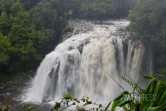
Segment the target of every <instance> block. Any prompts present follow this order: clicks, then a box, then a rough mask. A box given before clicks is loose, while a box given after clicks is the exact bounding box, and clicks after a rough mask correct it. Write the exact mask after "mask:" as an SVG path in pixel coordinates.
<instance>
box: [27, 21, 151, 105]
mask: <svg viewBox="0 0 166 111" xmlns="http://www.w3.org/2000/svg"><path fill="white" fill-rule="evenodd" d="M85 23H86V25H85V26H84V25H80V27H84V28H85V30H86V31H84V30H81V31H80V32H79V33H78V34H75V32H76V31H77V28H78V27H77V25H75V24H74V22H73V24H72V26H74V33H73V35H72V37H70V38H68V39H67V40H65V41H64V42H62V43H60V44H59V45H58V46H57V47H56V48H55V50H54V51H52V52H50V53H49V54H48V55H46V57H45V58H44V59H43V61H42V62H41V64H40V66H39V68H38V70H37V73H36V76H35V78H34V80H33V82H32V85H31V87H30V89H29V90H28V93H27V94H26V101H33V102H42V101H43V100H52V101H56V100H58V99H60V98H61V97H62V96H63V95H64V94H65V93H70V94H71V95H73V96H74V97H78V98H81V97H83V96H86V97H90V98H91V99H92V100H96V101H110V100H111V99H113V98H114V97H115V95H117V94H119V93H120V92H121V91H122V89H121V88H120V87H119V85H118V84H117V83H116V82H118V83H119V84H121V85H122V87H124V89H125V88H126V89H127V88H128V86H127V84H125V82H122V80H121V78H120V77H119V75H123V76H127V77H130V78H131V79H132V80H133V81H137V80H138V79H139V77H140V74H139V72H137V71H136V70H138V71H140V70H141V69H142V67H141V65H142V60H143V57H144V54H145V48H144V46H143V45H142V44H141V43H140V42H138V43H137V44H136V43H134V42H132V41H126V40H125V39H126V38H127V37H128V34H127V32H125V31H124V30H125V28H126V27H127V26H128V25H129V23H130V22H129V21H126V20H114V21H113V20H110V21H104V22H103V23H102V24H95V23H93V22H88V21H82V22H80V21H79V23H78V22H77V24H85ZM88 26H90V27H91V29H92V30H87V28H88ZM79 30H80V28H79ZM140 47H141V48H140ZM149 64H150V62H149ZM112 78H113V79H114V80H115V81H116V82H115V81H114V80H113V79H112Z"/></svg>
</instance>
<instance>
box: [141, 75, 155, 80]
mask: <svg viewBox="0 0 166 111" xmlns="http://www.w3.org/2000/svg"><path fill="white" fill-rule="evenodd" d="M143 78H145V79H155V78H154V77H153V76H151V75H145V76H143Z"/></svg>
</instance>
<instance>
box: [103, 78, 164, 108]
mask: <svg viewBox="0 0 166 111" xmlns="http://www.w3.org/2000/svg"><path fill="white" fill-rule="evenodd" d="M143 77H144V78H146V79H149V80H150V82H149V84H148V85H147V87H146V89H145V90H143V92H142V93H139V94H136V93H135V91H134V90H135V88H134V90H133V92H132V93H129V92H128V91H124V92H122V93H121V95H119V96H118V97H117V98H116V99H114V101H112V102H110V103H109V104H108V106H107V107H106V109H105V110H107V109H110V111H114V109H115V108H116V107H117V106H119V107H123V108H124V109H125V111H132V110H134V111H165V110H166V83H164V82H161V81H159V80H157V79H156V78H154V77H152V76H143ZM135 87H138V86H137V85H136V86H135ZM138 96H140V97H138ZM109 106H111V108H109Z"/></svg>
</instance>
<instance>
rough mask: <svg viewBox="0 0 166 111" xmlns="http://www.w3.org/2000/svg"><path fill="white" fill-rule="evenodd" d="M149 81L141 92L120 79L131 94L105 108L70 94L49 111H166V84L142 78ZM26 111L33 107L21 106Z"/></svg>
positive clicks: (149, 78)
mask: <svg viewBox="0 0 166 111" xmlns="http://www.w3.org/2000/svg"><path fill="white" fill-rule="evenodd" d="M143 78H145V79H148V80H150V82H149V84H148V85H147V87H146V88H145V89H144V90H142V89H141V88H140V87H139V86H138V83H139V82H138V83H136V84H135V83H133V82H132V81H130V80H128V79H127V78H124V77H122V79H123V80H125V81H126V82H127V83H129V84H130V85H131V86H132V87H133V91H132V93H129V92H128V91H123V92H122V93H121V94H120V95H119V96H118V97H117V98H116V99H114V100H113V101H111V102H110V103H109V104H108V105H107V107H106V108H105V107H103V105H102V104H97V103H96V102H93V101H90V100H89V98H88V97H83V98H82V99H80V100H79V99H77V98H74V97H72V96H71V95H70V94H65V95H64V96H63V98H62V99H61V100H60V102H55V106H54V107H53V108H52V109H51V111H63V110H66V109H67V108H69V107H71V106H74V107H75V108H76V110H77V111H87V109H86V106H88V105H93V108H91V109H88V110H89V111H90V110H95V111H114V110H115V109H118V108H119V107H121V108H123V110H125V111H165V110H166V101H165V100H166V83H164V82H161V81H160V80H158V79H156V78H154V77H153V76H143ZM10 107H11V106H10V105H8V106H4V107H2V108H0V111H8V110H9V109H10ZM22 107H23V108H24V109H26V110H27V111H32V110H33V109H34V106H27V105H22Z"/></svg>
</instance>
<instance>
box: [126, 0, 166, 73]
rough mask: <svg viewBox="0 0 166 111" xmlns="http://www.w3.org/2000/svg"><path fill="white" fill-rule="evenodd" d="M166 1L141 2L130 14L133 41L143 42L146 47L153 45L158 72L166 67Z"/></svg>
mask: <svg viewBox="0 0 166 111" xmlns="http://www.w3.org/2000/svg"><path fill="white" fill-rule="evenodd" d="M165 4H166V1H165V0H140V1H139V2H138V4H137V5H136V7H135V8H134V9H132V10H131V11H130V13H129V17H128V18H129V20H130V21H131V24H130V26H129V30H130V31H131V32H134V33H135V35H140V36H135V38H134V37H133V39H137V40H138V39H139V40H141V41H142V42H143V43H144V44H145V46H148V44H151V46H152V49H153V56H154V58H155V65H156V70H158V69H159V68H164V67H166V58H165V57H166V45H165V44H166V19H165V18H166V6H165Z"/></svg>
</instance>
